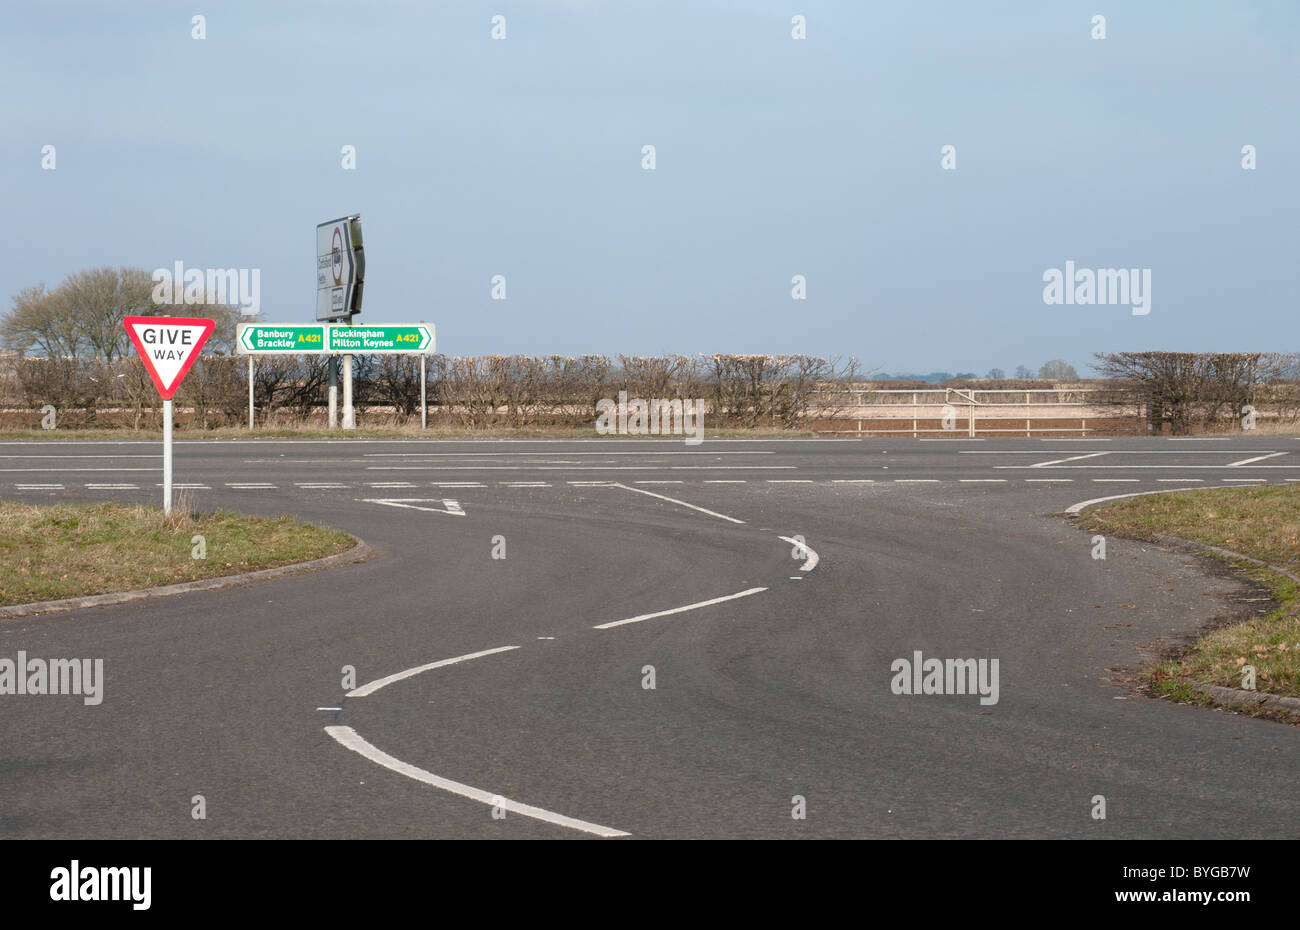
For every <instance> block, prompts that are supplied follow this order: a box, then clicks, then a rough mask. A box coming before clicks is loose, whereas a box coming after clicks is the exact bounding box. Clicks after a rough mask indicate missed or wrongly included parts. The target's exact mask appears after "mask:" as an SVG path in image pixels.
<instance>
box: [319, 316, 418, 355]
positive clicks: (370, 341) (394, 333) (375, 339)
mask: <svg viewBox="0 0 1300 930" xmlns="http://www.w3.org/2000/svg"><path fill="white" fill-rule="evenodd" d="M328 351H330V352H333V353H336V354H337V353H340V352H346V353H355V354H357V355H373V354H396V353H402V352H415V353H420V352H432V351H433V325H432V324H430V323H379V324H374V325H370V326H330V327H329V350H328Z"/></svg>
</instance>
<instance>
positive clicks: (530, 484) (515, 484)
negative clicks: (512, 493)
mask: <svg viewBox="0 0 1300 930" xmlns="http://www.w3.org/2000/svg"><path fill="white" fill-rule="evenodd" d="M502 484H503V485H504V486H505V487H507V488H549V487H550V485H549V484H548V483H547V482H545V481H503V482H502Z"/></svg>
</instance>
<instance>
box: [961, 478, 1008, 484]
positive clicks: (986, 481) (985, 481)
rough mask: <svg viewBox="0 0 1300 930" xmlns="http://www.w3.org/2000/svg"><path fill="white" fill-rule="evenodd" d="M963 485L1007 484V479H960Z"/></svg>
mask: <svg viewBox="0 0 1300 930" xmlns="http://www.w3.org/2000/svg"><path fill="white" fill-rule="evenodd" d="M957 480H958V481H960V482H961V483H962V484H1006V481H1007V479H1006V478H958V479H957Z"/></svg>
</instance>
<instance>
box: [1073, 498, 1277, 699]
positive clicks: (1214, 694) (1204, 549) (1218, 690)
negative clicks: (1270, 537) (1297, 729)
mask: <svg viewBox="0 0 1300 930" xmlns="http://www.w3.org/2000/svg"><path fill="white" fill-rule="evenodd" d="M1200 490H1203V489H1202V488H1168V489H1166V490H1161V491H1141V492H1138V493H1135V494H1116V495H1114V496H1113V497H1099V498H1096V499H1095V500H1089V501H1082V502H1080V503H1078V504H1074V505H1072V506H1071V507H1069V508H1068V509H1067V510H1066V511H1065V513H1066V516H1068V517H1069V518H1070V519H1071V520H1077V519H1078V518H1079V517H1080V516H1081V515H1082V514H1083V513H1084V512H1085V511H1088V510H1092V509H1093V508H1094V507H1099V506H1101V505H1102V504H1104V503H1109V502H1110V501H1113V500H1122V499H1124V498H1129V497H1145V496H1147V495H1149V494H1172V493H1177V492H1179V491H1200ZM1154 535H1155V539H1156V542H1159V543H1163V544H1164V545H1166V546H1173V547H1176V548H1180V549H1189V550H1192V551H1194V552H1199V553H1203V554H1204V553H1208V554H1211V555H1217V556H1220V557H1222V558H1226V559H1233V560H1235V561H1241V562H1248V563H1250V564H1251V565H1258V566H1259V567H1260V568H1265V569H1268V570H1269V571H1271V572H1275V573H1277V574H1279V575H1281V576H1282V577H1284V578H1289V579H1290V580H1291V581H1294V582H1296V583H1297V584H1300V577H1297V576H1296V575H1293V574H1292V573H1291V572H1289V571H1287V570H1286V569H1284V568H1279V567H1278V566H1276V565H1271V564H1269V563H1268V562H1264V561H1262V560H1260V559H1256V558H1253V557H1251V556H1248V555H1245V554H1244V553H1241V552H1234V551H1233V550H1232V549H1224V548H1222V547H1221V546H1211V545H1207V544H1206V543H1199V542H1196V541H1195V540H1191V539H1183V538H1182V537H1181V536H1166V535H1164V534H1163V533H1156V534H1154ZM1188 684H1190V685H1191V686H1192V688H1193V690H1195V691H1198V692H1199V693H1201V694H1204V695H1205V696H1206V697H1209V698H1213V699H1214V700H1215V701H1218V702H1219V703H1220V704H1227V705H1229V706H1232V707H1264V708H1268V709H1270V710H1280V711H1283V712H1285V713H1288V714H1293V715H1300V698H1294V697H1289V696H1287V695H1284V694H1267V693H1265V692H1262V691H1242V690H1240V689H1238V688H1225V687H1223V686H1222V685H1207V684H1205V683H1203V682H1199V681H1193V680H1191V679H1188Z"/></svg>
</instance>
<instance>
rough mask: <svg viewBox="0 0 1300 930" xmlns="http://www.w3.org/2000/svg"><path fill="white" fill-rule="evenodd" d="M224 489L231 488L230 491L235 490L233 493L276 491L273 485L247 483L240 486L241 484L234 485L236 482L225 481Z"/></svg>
mask: <svg viewBox="0 0 1300 930" xmlns="http://www.w3.org/2000/svg"><path fill="white" fill-rule="evenodd" d="M226 487H228V488H231V489H232V490H235V491H274V490H276V485H274V484H252V483H249V484H242V483H236V482H233V481H227V482H226Z"/></svg>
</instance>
